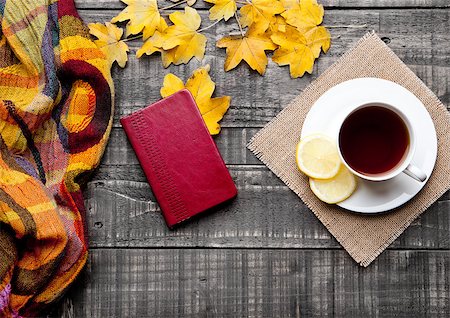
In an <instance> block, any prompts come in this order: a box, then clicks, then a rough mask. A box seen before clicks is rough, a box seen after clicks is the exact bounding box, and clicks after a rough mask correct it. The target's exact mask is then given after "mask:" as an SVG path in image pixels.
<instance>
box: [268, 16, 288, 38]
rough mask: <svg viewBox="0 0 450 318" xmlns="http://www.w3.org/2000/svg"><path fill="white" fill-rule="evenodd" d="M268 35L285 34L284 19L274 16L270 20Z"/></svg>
mask: <svg viewBox="0 0 450 318" xmlns="http://www.w3.org/2000/svg"><path fill="white" fill-rule="evenodd" d="M267 31H268V32H270V34H273V33H276V32H286V19H285V18H283V17H282V16H281V15H276V16H275V17H273V18H272V19H271V20H270V24H269V28H268V29H267Z"/></svg>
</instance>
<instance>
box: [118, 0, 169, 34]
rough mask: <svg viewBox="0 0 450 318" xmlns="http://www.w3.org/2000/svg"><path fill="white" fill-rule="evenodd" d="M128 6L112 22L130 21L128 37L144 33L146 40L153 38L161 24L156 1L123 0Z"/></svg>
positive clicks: (127, 29)
mask: <svg viewBox="0 0 450 318" xmlns="http://www.w3.org/2000/svg"><path fill="white" fill-rule="evenodd" d="M121 1H122V2H123V3H125V4H126V5H127V6H126V7H125V9H123V10H122V11H121V12H120V13H119V14H118V15H117V16H116V17H114V18H112V19H111V22H113V23H116V22H122V21H126V20H129V22H128V24H127V26H126V35H127V36H128V35H131V34H138V33H140V32H143V37H144V39H148V38H149V37H151V36H152V35H153V34H154V33H155V31H156V30H158V29H159V27H160V24H161V16H160V14H159V10H158V4H157V2H156V0H121Z"/></svg>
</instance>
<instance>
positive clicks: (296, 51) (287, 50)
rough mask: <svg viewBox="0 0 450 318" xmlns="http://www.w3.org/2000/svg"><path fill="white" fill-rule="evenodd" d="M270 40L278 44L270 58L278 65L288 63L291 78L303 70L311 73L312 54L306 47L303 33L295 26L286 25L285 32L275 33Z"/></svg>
mask: <svg viewBox="0 0 450 318" xmlns="http://www.w3.org/2000/svg"><path fill="white" fill-rule="evenodd" d="M271 39H272V41H273V42H274V43H275V44H278V45H279V48H278V49H277V50H276V51H275V52H274V54H273V56H272V60H273V61H274V62H275V63H277V64H278V65H280V66H282V65H289V70H290V73H291V76H292V77H293V78H296V77H301V76H303V74H305V72H308V73H310V74H311V72H312V70H313V66H314V54H313V52H312V50H311V49H310V48H309V47H308V45H307V42H306V39H305V37H304V36H303V34H301V33H300V32H299V31H298V30H297V29H296V28H294V27H291V26H288V27H287V29H286V32H284V33H281V32H278V33H275V34H273V35H272V36H271Z"/></svg>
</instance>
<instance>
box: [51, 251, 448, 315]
mask: <svg viewBox="0 0 450 318" xmlns="http://www.w3.org/2000/svg"><path fill="white" fill-rule="evenodd" d="M449 315H450V252H449V251H392V250H390V251H386V252H384V253H383V254H382V255H381V256H380V257H379V258H378V259H377V260H376V261H374V263H373V264H372V265H371V266H370V267H368V268H362V267H359V266H358V265H356V264H355V263H354V262H353V260H352V259H351V258H350V257H349V256H348V255H347V254H346V253H345V252H344V251H337V250H336V251H331V250H327V251H325V250H322V251H305V250H266V249H257V250H253V249H244V250H242V249H241V250H229V249H206V250H205V249H156V250H153V249H151V250H147V249H132V250H129V249H118V250H111V249H95V250H92V251H91V254H90V260H89V264H88V266H87V270H86V271H85V272H84V273H83V274H82V276H81V277H80V279H79V281H78V282H77V283H76V288H74V289H73V290H72V291H71V292H69V294H68V295H67V298H66V300H65V303H64V309H62V312H56V313H54V315H53V316H54V317H158V318H164V317H167V318H172V317H300V316H301V317H345V318H349V317H350V318H351V317H358V318H359V317H448V316H449Z"/></svg>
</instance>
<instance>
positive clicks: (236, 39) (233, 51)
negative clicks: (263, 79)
mask: <svg viewBox="0 0 450 318" xmlns="http://www.w3.org/2000/svg"><path fill="white" fill-rule="evenodd" d="M217 46H218V47H220V48H226V49H227V50H226V53H227V58H226V60H225V65H224V68H225V71H229V70H231V69H233V68H235V67H236V66H237V65H238V64H239V63H240V62H241V61H242V60H244V61H246V62H247V64H248V65H249V66H250V67H251V68H252V69H254V70H256V71H257V72H258V73H259V74H261V75H263V74H264V72H265V71H266V66H267V56H266V52H265V51H273V50H275V49H276V48H277V46H276V45H275V44H274V43H273V42H272V40H271V39H270V37H268V36H267V34H263V33H261V32H260V31H259V30H258V29H257V28H255V27H253V26H251V27H250V28H249V29H248V30H247V33H246V34H245V35H244V36H226V37H224V38H222V39H220V40H219V41H218V42H217Z"/></svg>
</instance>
